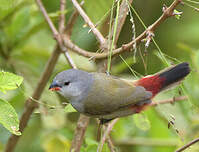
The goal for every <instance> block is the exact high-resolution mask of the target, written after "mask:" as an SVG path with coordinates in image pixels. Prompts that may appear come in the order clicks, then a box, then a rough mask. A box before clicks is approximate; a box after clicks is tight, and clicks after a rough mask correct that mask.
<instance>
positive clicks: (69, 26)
mask: <svg viewBox="0 0 199 152" xmlns="http://www.w3.org/2000/svg"><path fill="white" fill-rule="evenodd" d="M78 16H79V13H78V11H77V10H75V11H74V12H73V14H72V15H71V16H70V18H69V20H68V23H67V25H66V28H65V30H64V33H65V34H66V35H67V36H68V37H71V35H72V27H73V26H74V24H75V21H76V19H77V17H78Z"/></svg>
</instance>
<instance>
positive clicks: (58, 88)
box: [49, 87, 60, 91]
mask: <svg viewBox="0 0 199 152" xmlns="http://www.w3.org/2000/svg"><path fill="white" fill-rule="evenodd" d="M49 90H51V91H59V90H60V87H55V88H50V89H49Z"/></svg>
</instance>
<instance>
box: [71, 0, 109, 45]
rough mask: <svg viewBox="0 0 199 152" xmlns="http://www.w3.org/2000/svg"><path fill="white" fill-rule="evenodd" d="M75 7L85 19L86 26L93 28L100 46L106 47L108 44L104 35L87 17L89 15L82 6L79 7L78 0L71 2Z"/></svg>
mask: <svg viewBox="0 0 199 152" xmlns="http://www.w3.org/2000/svg"><path fill="white" fill-rule="evenodd" d="M71 1H72V3H73V5H74V7H75V8H76V9H77V11H78V12H79V14H80V15H81V16H82V18H83V19H84V21H85V22H86V24H88V26H89V27H90V28H91V30H92V32H93V34H94V35H95V36H96V38H97V40H98V41H99V43H100V46H101V47H102V48H103V47H106V46H104V45H105V43H106V39H105V38H104V37H103V35H102V34H101V33H100V32H99V30H98V29H97V28H96V27H95V25H94V24H93V22H92V21H91V20H90V18H89V17H88V16H87V14H86V13H85V12H84V10H83V9H82V8H81V6H80V5H79V3H78V2H77V1H76V0H71Z"/></svg>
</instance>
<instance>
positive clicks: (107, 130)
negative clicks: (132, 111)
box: [97, 118, 119, 152]
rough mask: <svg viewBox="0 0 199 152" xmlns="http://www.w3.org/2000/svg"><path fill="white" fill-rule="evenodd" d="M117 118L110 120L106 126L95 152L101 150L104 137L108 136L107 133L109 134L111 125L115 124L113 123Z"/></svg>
mask: <svg viewBox="0 0 199 152" xmlns="http://www.w3.org/2000/svg"><path fill="white" fill-rule="evenodd" d="M118 120H119V118H116V119H114V120H113V121H111V122H110V123H109V124H108V126H107V127H106V130H105V132H104V135H103V137H102V138H101V140H100V143H99V146H98V148H97V152H101V151H102V148H103V146H104V142H105V141H106V138H107V137H108V135H109V134H110V132H111V130H112V128H113V126H114V125H115V123H116V122H117V121H118Z"/></svg>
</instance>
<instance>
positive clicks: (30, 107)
mask: <svg viewBox="0 0 199 152" xmlns="http://www.w3.org/2000/svg"><path fill="white" fill-rule="evenodd" d="M60 53H61V52H60V51H59V49H58V47H56V48H55V49H54V51H53V53H52V55H51V57H50V58H49V60H48V62H47V64H46V67H45V70H44V72H43V73H42V75H41V77H40V79H39V82H38V84H37V87H36V89H35V90H34V93H33V95H32V98H33V99H35V100H39V98H40V97H41V94H42V92H43V90H44V88H45V86H46V84H47V82H48V80H49V78H50V76H51V74H52V71H53V69H54V67H55V64H56V63H57V60H58V57H59V55H60ZM25 103H26V104H25V110H24V112H23V114H22V116H21V119H20V123H19V128H20V131H21V132H23V130H24V129H25V127H26V126H27V123H28V121H29V119H30V116H31V114H32V113H33V111H34V109H35V108H36V107H37V106H38V103H37V102H33V101H32V100H31V98H29V99H27V100H26V102H25ZM20 137H21V136H16V135H11V136H10V138H9V139H8V142H7V145H6V148H5V152H13V151H14V149H15V147H16V144H17V142H18V140H19V139H20Z"/></svg>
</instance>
